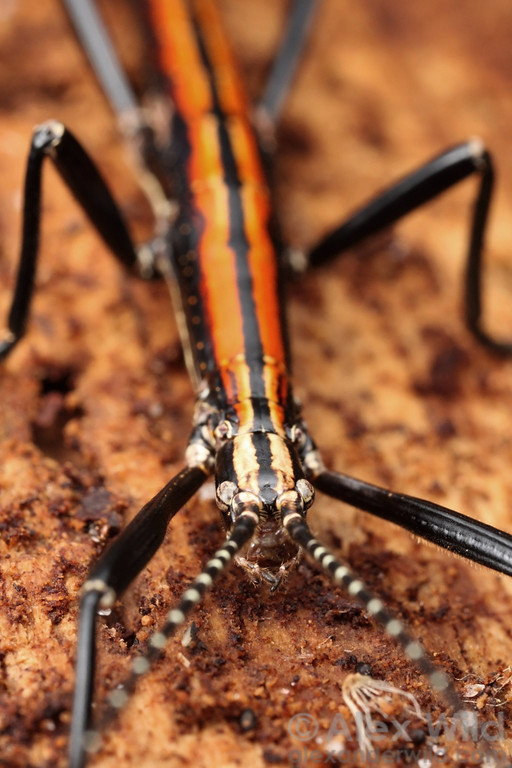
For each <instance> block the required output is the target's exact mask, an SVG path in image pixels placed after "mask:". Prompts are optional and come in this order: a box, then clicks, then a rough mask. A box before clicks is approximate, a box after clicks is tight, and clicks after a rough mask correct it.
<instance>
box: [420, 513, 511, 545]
mask: <svg viewBox="0 0 512 768" xmlns="http://www.w3.org/2000/svg"><path fill="white" fill-rule="evenodd" d="M433 511H434V510H432V509H431V510H430V512H433ZM503 541H506V538H505V537H504V538H503ZM507 551H508V549H507V548H505V551H504V556H506V555H507Z"/></svg>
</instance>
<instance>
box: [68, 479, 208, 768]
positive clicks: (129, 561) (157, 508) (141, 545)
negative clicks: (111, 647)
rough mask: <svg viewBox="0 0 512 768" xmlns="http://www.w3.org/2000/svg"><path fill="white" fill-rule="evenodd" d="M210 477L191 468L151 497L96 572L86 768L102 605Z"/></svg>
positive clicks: (80, 755)
mask: <svg viewBox="0 0 512 768" xmlns="http://www.w3.org/2000/svg"><path fill="white" fill-rule="evenodd" d="M207 475H208V473H207V470H203V469H202V468H200V467H187V468H186V469H184V470H182V471H181V472H180V473H179V474H178V475H176V477H174V478H173V479H172V480H171V481H170V482H169V483H167V485H166V486H165V487H164V488H162V490H161V491H159V493H157V495H156V496H155V497H154V498H153V499H151V501H149V502H148V503H147V504H146V505H145V506H144V507H143V508H142V509H141V510H140V512H139V513H138V514H137V516H136V517H135V518H134V519H133V520H132V522H131V523H130V524H129V525H128V526H127V527H126V528H125V530H124V531H123V532H122V533H121V534H120V535H119V536H118V538H117V539H116V540H115V541H114V542H113V544H112V546H110V547H109V548H108V549H107V551H106V552H105V553H104V554H103V555H102V556H101V557H100V559H99V560H98V562H97V563H96V564H95V565H94V566H93V568H92V569H91V571H90V574H89V577H88V579H87V581H86V583H85V584H84V587H83V593H82V599H81V602H80V622H79V631H78V649H77V661H76V682H75V694H74V700H73V718H72V724H71V740H70V750H69V751H70V765H71V766H72V767H73V768H81V766H83V765H84V763H85V754H84V749H85V748H86V747H88V748H89V749H90V748H91V745H90V744H88V742H87V739H88V732H89V731H90V725H91V705H92V697H93V688H94V669H95V619H96V612H97V609H98V607H99V606H103V607H109V606H111V605H113V603H114V602H115V600H116V599H117V597H118V595H119V594H120V593H122V592H123V591H124V590H125V589H126V588H127V587H128V585H129V584H130V582H131V581H133V579H134V578H135V577H136V576H137V574H139V573H140V571H141V570H142V569H143V568H144V566H145V565H146V563H148V562H149V560H150V559H151V557H152V556H153V555H154V554H155V552H156V551H157V549H158V548H159V546H160V544H161V543H162V541H163V539H164V536H165V533H166V530H167V526H168V524H169V521H170V520H171V519H172V517H174V515H175V514H176V513H177V512H178V511H179V510H180V509H181V507H182V506H183V505H184V504H185V503H186V502H187V501H188V499H190V497H191V496H192V495H193V494H194V493H195V492H196V491H197V490H198V489H199V488H200V487H201V485H202V484H203V483H204V481H205V480H206V477H207Z"/></svg>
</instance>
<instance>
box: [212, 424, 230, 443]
mask: <svg viewBox="0 0 512 768" xmlns="http://www.w3.org/2000/svg"><path fill="white" fill-rule="evenodd" d="M213 434H214V436H215V439H216V440H217V441H218V442H225V441H226V440H230V439H231V438H232V437H233V434H234V433H233V425H232V424H231V422H230V421H226V420H224V421H221V423H220V424H219V425H218V426H217V427H216V428H215V432H214V433H213Z"/></svg>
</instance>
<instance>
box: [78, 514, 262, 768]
mask: <svg viewBox="0 0 512 768" xmlns="http://www.w3.org/2000/svg"><path fill="white" fill-rule="evenodd" d="M258 522H259V515H258V513H257V512H256V511H255V510H254V509H253V508H248V509H247V508H246V509H243V510H242V511H241V512H240V515H239V517H238V518H237V520H236V521H235V523H234V524H233V528H232V529H231V532H230V534H229V536H228V537H227V539H226V541H225V542H224V544H223V545H222V547H220V549H218V550H217V551H216V552H215V554H214V555H213V557H212V558H211V560H209V561H208V562H207V563H206V565H205V567H204V569H203V570H202V572H201V573H200V574H199V575H198V576H197V577H196V579H194V581H193V583H192V584H191V585H190V586H189V587H188V589H186V590H185V592H184V593H183V595H182V597H181V600H180V602H179V604H178V606H177V607H176V608H173V609H171V610H170V611H169V613H168V614H167V620H166V622H165V624H164V625H163V627H162V628H161V629H160V630H159V631H158V632H155V633H154V634H153V635H152V636H151V638H150V640H149V643H148V647H147V650H146V652H145V654H143V655H141V656H137V658H136V659H134V660H133V662H132V668H131V673H130V674H129V676H128V677H127V678H126V680H125V682H124V683H122V684H121V685H119V686H118V687H117V688H116V689H115V690H114V691H112V693H111V694H110V696H109V697H108V704H107V707H106V709H105V712H104V713H103V715H102V717H101V719H100V722H99V723H98V725H97V727H96V728H95V729H92V730H87V731H85V732H84V733H83V734H81V735H80V736H79V737H78V736H77V738H79V739H80V743H79V744H76V743H75V744H72V745H71V750H70V754H71V755H72V759H71V761H70V768H79V767H80V766H82V765H83V764H84V761H85V754H86V753H93V752H96V751H97V750H98V749H99V748H100V746H101V732H102V731H104V730H105V729H106V727H107V726H108V725H109V724H110V723H111V722H112V720H114V719H115V718H116V717H117V715H118V713H119V711H120V710H121V709H122V708H123V707H124V706H125V704H126V703H127V701H128V699H129V697H130V693H131V692H132V691H133V690H134V688H135V686H136V684H137V681H138V679H139V678H140V677H141V676H142V675H144V674H146V673H147V672H148V671H149V670H150V669H151V667H152V666H153V664H154V663H155V662H156V661H157V660H158V659H159V658H160V656H161V654H162V651H163V649H164V648H165V645H166V644H167V641H168V639H169V638H170V637H172V636H173V635H174V633H175V632H176V630H177V629H178V627H180V626H181V625H182V624H184V622H185V621H186V619H187V617H188V615H189V614H190V613H191V611H192V610H193V609H194V608H195V607H196V606H197V605H198V604H199V603H201V602H202V600H203V599H204V596H205V594H206V593H207V592H208V590H209V589H211V587H212V586H213V583H214V582H215V581H216V579H217V578H218V577H219V576H220V574H221V573H222V572H223V571H224V570H225V569H226V567H227V566H228V565H229V564H230V563H231V561H232V560H233V558H234V556H235V555H236V553H237V552H238V551H239V550H240V549H241V548H242V547H243V546H244V544H246V543H247V542H248V541H249V540H250V539H251V537H252V535H253V533H254V530H255V528H256V526H257V524H258Z"/></svg>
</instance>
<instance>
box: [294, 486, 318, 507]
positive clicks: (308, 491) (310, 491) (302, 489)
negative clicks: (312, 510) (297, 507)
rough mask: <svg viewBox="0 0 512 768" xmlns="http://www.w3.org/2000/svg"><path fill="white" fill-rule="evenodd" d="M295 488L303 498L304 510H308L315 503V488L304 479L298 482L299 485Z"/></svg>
mask: <svg viewBox="0 0 512 768" xmlns="http://www.w3.org/2000/svg"><path fill="white" fill-rule="evenodd" d="M295 487H296V488H297V490H298V492H299V493H300V495H301V497H302V500H303V502H304V508H305V509H307V508H308V507H310V506H311V504H312V503H313V498H314V496H315V489H314V488H313V486H312V485H311V483H310V482H308V481H307V480H305V479H304V478H301V479H300V480H297V484H296V486H295Z"/></svg>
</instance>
